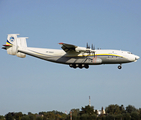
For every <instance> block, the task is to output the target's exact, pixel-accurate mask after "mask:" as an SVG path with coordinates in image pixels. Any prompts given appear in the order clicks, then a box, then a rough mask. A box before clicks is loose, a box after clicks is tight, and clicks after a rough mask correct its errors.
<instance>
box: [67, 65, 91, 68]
mask: <svg viewBox="0 0 141 120" xmlns="http://www.w3.org/2000/svg"><path fill="white" fill-rule="evenodd" d="M69 66H70V67H71V68H74V69H75V68H77V67H78V68H80V69H82V68H86V69H88V68H89V65H88V64H69Z"/></svg>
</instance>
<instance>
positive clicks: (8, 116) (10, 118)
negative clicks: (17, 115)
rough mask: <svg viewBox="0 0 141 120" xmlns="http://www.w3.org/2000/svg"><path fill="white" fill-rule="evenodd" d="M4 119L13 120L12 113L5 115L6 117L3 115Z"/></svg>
mask: <svg viewBox="0 0 141 120" xmlns="http://www.w3.org/2000/svg"><path fill="white" fill-rule="evenodd" d="M5 119H6V120H14V117H13V113H10V112H9V113H8V114H6V115H5Z"/></svg>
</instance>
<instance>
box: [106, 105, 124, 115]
mask: <svg viewBox="0 0 141 120" xmlns="http://www.w3.org/2000/svg"><path fill="white" fill-rule="evenodd" d="M105 111H106V113H107V114H111V115H113V114H114V115H117V114H122V113H125V109H124V106H123V105H121V106H119V105H117V104H116V105H109V106H108V107H106V109H105Z"/></svg>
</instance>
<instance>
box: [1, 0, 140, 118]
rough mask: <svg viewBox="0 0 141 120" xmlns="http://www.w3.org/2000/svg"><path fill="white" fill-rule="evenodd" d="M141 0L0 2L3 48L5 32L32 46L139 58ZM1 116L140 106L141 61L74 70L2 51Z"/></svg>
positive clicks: (2, 0)
mask: <svg viewBox="0 0 141 120" xmlns="http://www.w3.org/2000/svg"><path fill="white" fill-rule="evenodd" d="M140 6H141V1H140V0H135V1H133V0H124V1H123V0H118V1H115V0H40V1H39V0H34V1H29V0H0V36H1V39H0V45H1V46H2V45H4V44H5V43H6V39H7V34H15V33H16V34H17V33H18V34H20V37H29V38H28V39H27V45H28V46H29V47H38V48H53V49H61V46H60V45H59V44H58V43H60V42H64V43H69V44H74V45H77V46H81V47H85V46H86V43H89V44H94V45H95V47H96V48H102V49H117V50H125V51H130V52H132V53H133V54H136V55H138V56H141V7H140ZM0 55H1V56H0V61H1V62H0V115H5V114H7V113H8V112H22V113H24V114H27V113H28V112H32V113H39V112H41V111H52V110H57V111H61V112H65V111H67V113H69V112H70V110H71V109H73V108H79V109H81V108H82V107H85V106H86V105H88V104H89V96H90V97H91V105H92V106H94V109H97V110H100V109H101V108H102V107H104V108H106V107H107V106H108V105H110V104H118V105H122V104H123V105H124V107H127V106H128V105H133V106H135V107H136V108H141V95H140V91H141V73H140V71H141V60H140V59H139V60H138V61H137V62H135V63H128V64H123V65H122V66H123V68H122V69H121V70H119V69H118V68H117V66H118V65H117V64H116V65H98V66H90V68H89V69H88V70H87V69H82V70H81V69H72V68H70V67H69V66H68V65H62V64H56V63H52V62H48V61H44V60H40V59H38V58H34V57H31V56H28V55H27V56H26V58H18V57H17V56H12V55H8V54H7V52H6V51H5V50H3V49H1V50H0Z"/></svg>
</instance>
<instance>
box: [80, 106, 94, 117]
mask: <svg viewBox="0 0 141 120" xmlns="http://www.w3.org/2000/svg"><path fill="white" fill-rule="evenodd" d="M81 114H88V115H93V114H95V113H94V107H93V106H89V105H87V106H85V108H83V107H82V108H81Z"/></svg>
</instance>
